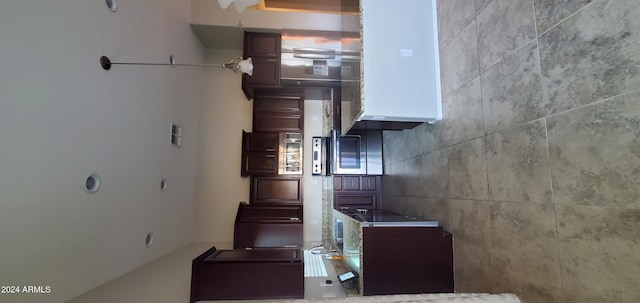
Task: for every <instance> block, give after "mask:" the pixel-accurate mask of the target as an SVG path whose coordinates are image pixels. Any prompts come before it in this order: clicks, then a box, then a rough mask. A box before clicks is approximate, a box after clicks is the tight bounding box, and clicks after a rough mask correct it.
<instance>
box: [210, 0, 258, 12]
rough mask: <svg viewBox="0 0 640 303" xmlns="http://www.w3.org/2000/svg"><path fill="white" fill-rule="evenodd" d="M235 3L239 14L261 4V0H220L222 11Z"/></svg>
mask: <svg viewBox="0 0 640 303" xmlns="http://www.w3.org/2000/svg"><path fill="white" fill-rule="evenodd" d="M231 3H233V6H235V7H236V11H237V12H238V13H242V12H243V11H244V10H245V9H247V7H249V6H253V5H256V4H258V3H260V0H218V4H220V7H222V9H227V7H229V5H230V4H231Z"/></svg>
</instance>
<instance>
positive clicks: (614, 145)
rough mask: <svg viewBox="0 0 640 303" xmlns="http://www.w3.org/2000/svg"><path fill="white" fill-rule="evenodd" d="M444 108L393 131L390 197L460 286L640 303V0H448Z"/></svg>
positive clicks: (390, 204)
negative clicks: (449, 238)
mask: <svg viewBox="0 0 640 303" xmlns="http://www.w3.org/2000/svg"><path fill="white" fill-rule="evenodd" d="M438 13H439V16H438V22H439V35H440V44H439V45H440V52H441V61H442V62H441V63H442V64H441V66H442V71H441V76H442V81H443V83H442V87H443V94H444V98H443V108H444V120H443V121H441V122H440V123H438V124H436V125H426V124H425V125H420V126H418V127H416V128H414V129H412V130H405V131H401V132H385V135H384V156H385V160H384V161H385V177H384V184H383V185H384V202H383V203H384V208H386V209H388V210H392V211H396V212H401V213H405V214H410V215H413V216H419V217H422V218H424V219H436V220H439V221H441V222H442V223H443V225H444V226H445V228H447V229H448V230H450V231H451V232H452V233H453V234H454V237H455V249H454V250H455V261H456V266H455V273H456V283H457V290H458V291H460V292H467V291H474V292H514V293H516V294H518V295H519V296H520V297H521V299H522V300H523V302H526V303H530V302H545V303H548V302H640V2H638V1H636V0H593V1H589V0H570V1H560V0H511V1H510V0H493V1H488V0H476V1H464V0H446V1H439V3H438Z"/></svg>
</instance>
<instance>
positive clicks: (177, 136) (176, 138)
mask: <svg viewBox="0 0 640 303" xmlns="http://www.w3.org/2000/svg"><path fill="white" fill-rule="evenodd" d="M170 142H171V145H173V146H177V147H180V146H182V126H180V125H176V124H174V123H171V141H170Z"/></svg>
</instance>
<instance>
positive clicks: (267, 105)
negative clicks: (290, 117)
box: [253, 95, 304, 114]
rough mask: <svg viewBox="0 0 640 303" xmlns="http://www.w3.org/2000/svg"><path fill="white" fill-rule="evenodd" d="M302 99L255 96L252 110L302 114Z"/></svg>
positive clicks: (295, 97) (297, 97) (296, 97)
mask: <svg viewBox="0 0 640 303" xmlns="http://www.w3.org/2000/svg"><path fill="white" fill-rule="evenodd" d="M303 107H304V99H303V98H302V97H299V96H262V95H261V96H256V98H255V100H254V103H253V110H254V111H256V112H284V113H296V114H302V110H303Z"/></svg>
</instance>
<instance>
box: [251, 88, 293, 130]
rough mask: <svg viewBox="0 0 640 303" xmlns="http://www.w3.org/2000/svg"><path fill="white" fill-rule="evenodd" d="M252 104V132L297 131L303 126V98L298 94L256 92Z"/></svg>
mask: <svg viewBox="0 0 640 303" xmlns="http://www.w3.org/2000/svg"><path fill="white" fill-rule="evenodd" d="M253 102H254V104H253V131H254V132H297V133H301V132H302V131H303V127H304V119H303V115H304V98H303V97H302V96H300V95H295V96H288V95H270V94H266V93H259V94H258V93H256V96H255V99H254V101H253Z"/></svg>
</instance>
